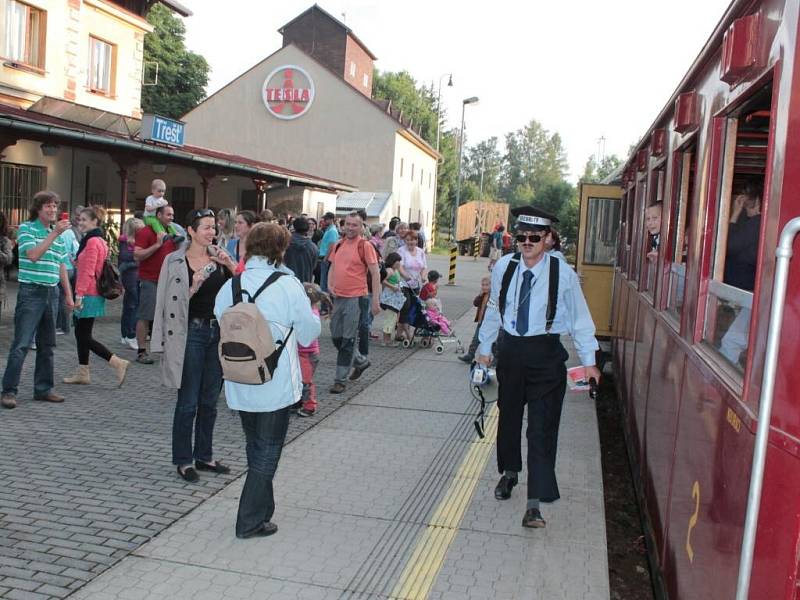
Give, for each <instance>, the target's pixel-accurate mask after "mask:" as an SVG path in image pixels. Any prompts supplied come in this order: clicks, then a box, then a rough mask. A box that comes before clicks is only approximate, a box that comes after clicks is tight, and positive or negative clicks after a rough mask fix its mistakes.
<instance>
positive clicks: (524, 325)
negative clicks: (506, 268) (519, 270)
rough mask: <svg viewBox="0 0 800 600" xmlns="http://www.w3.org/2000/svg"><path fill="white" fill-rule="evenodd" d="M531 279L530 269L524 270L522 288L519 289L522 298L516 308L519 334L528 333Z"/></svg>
mask: <svg viewBox="0 0 800 600" xmlns="http://www.w3.org/2000/svg"><path fill="white" fill-rule="evenodd" d="M532 279H533V273H531V272H530V271H525V272H524V273H523V274H522V289H521V290H520V294H521V295H522V300H520V303H519V307H518V308H517V333H518V334H520V335H525V334H526V333H528V313H530V307H531V288H532Z"/></svg>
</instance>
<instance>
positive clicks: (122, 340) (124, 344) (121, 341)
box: [119, 337, 128, 346]
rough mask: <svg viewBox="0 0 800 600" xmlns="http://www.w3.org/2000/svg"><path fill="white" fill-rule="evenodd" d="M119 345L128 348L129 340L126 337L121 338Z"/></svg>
mask: <svg viewBox="0 0 800 600" xmlns="http://www.w3.org/2000/svg"><path fill="white" fill-rule="evenodd" d="M119 343H120V344H122V345H123V346H127V345H128V338H126V337H121V338H119Z"/></svg>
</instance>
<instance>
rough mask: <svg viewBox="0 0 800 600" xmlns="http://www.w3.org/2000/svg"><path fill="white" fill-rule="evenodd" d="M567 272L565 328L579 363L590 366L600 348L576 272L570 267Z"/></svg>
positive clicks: (593, 362)
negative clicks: (570, 337) (573, 345)
mask: <svg viewBox="0 0 800 600" xmlns="http://www.w3.org/2000/svg"><path fill="white" fill-rule="evenodd" d="M568 273H569V276H568V278H567V279H568V281H569V285H568V286H567V289H566V293H565V294H564V300H565V303H566V306H565V308H566V309H567V310H566V317H567V328H568V330H569V333H570V335H571V336H572V341H573V342H574V344H575V350H576V351H577V352H578V356H579V357H580V359H581V364H582V365H583V366H584V367H591V366H594V364H595V352H597V350H598V349H599V348H600V346H599V345H598V343H597V338H595V336H594V333H595V327H594V321H592V315H591V313H590V312H589V307H588V306H587V304H586V299H585V298H584V297H583V290H581V286H580V283H579V281H578V276H577V274H576V273H575V271H573V270H572V269H569V270H568Z"/></svg>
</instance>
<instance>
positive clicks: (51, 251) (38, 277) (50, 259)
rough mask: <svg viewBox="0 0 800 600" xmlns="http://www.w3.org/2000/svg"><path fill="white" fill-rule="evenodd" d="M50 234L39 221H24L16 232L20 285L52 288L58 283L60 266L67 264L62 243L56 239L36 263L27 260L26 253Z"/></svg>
mask: <svg viewBox="0 0 800 600" xmlns="http://www.w3.org/2000/svg"><path fill="white" fill-rule="evenodd" d="M49 234H50V229H49V228H48V227H45V226H44V225H42V222H41V221H39V219H36V220H35V221H25V222H24V223H22V224H21V225H20V226H19V231H18V232H17V246H18V247H19V275H18V276H17V279H18V281H19V282H20V283H33V284H35V285H44V286H47V287H53V286H56V285H58V283H59V281H60V272H61V265H62V264H64V265H68V264H69V255H68V254H67V251H66V248H65V247H64V242H63V240H61V238H58V237H57V238H56V239H54V240H53V243H52V244H50V247H49V248H48V249H47V250H46V251H45V253H44V254H42V256H41V258H39V260H37V261H36V262H33V261H32V260H29V259H28V251H29V250H32V249H33V248H35V247H36V246H38V245H39V244H41V243H42V242H43V241H44V240H45V239H46V238H47V236H48V235H49Z"/></svg>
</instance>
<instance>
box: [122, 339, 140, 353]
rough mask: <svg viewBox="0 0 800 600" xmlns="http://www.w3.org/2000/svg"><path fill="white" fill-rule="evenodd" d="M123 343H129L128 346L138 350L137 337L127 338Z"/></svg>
mask: <svg viewBox="0 0 800 600" xmlns="http://www.w3.org/2000/svg"><path fill="white" fill-rule="evenodd" d="M123 344H127V345H128V347H129V348H131V350H138V349H139V343H138V342H137V341H136V338H135V337H132V338H127V339H125V341H124V342H123Z"/></svg>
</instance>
